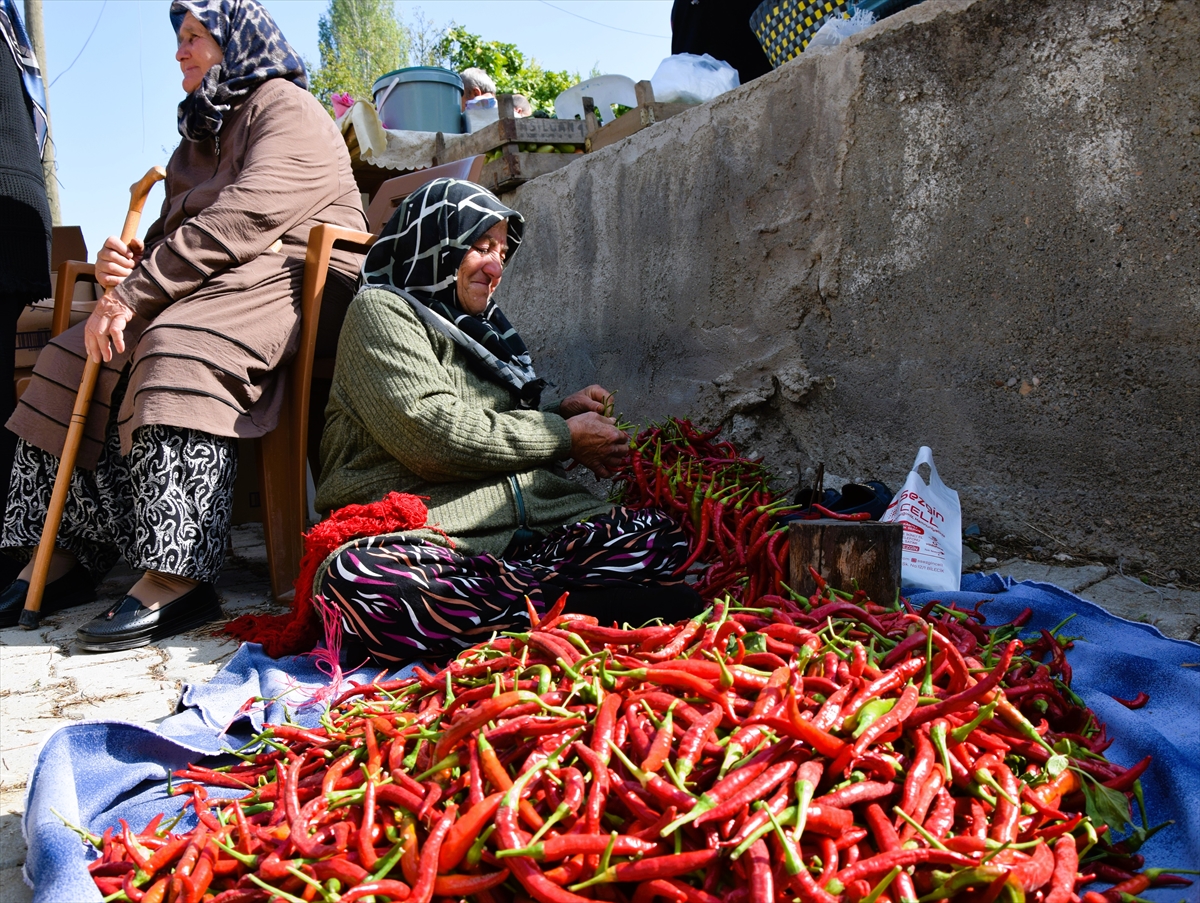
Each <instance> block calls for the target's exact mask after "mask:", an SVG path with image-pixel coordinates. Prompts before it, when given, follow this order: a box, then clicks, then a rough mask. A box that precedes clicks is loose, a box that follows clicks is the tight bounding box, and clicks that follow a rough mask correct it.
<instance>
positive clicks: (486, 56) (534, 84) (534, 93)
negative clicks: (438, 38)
mask: <svg viewBox="0 0 1200 903" xmlns="http://www.w3.org/2000/svg"><path fill="white" fill-rule="evenodd" d="M437 56H438V57H439V58H440V59H444V60H445V62H444V63H442V65H444V66H445V67H446V68H448V69H453V70H454V71H455V72H461V71H462V70H464V69H469V68H470V67H472V66H477V67H479V68H480V69H482V70H483V71H484V72H486V73H488V75H490V76H491V77H492V80H493V81H495V83H496V90H497V91H499V92H500V93H502V94H509V93H511V94H524V95H525V96H526V97H528V98H529V100H530V102H531V103H532V104H533V107H534V109H538V110H546V111H548V112H553V110H554V98H556V97H557V96H558V95H559V94H561V93H562V92H563V91H565V90H566V89H567V88H569V87H571V85H573V84H575V83H577V82H578V81H579V74H578V73H570V72H567V71H566V70H565V69H564V70H563V71H562V72H552V71H549V70H546V69H543V68H542V67H541V66H540V65H538V61H537V60H535V59H532V58H528V59H527V58H526V56H525V54H523V53H521V51H520V50H518V49H517V46H516V45H515V44H505V43H503V42H501V41H485V40H484V39H483V38H481V37H480V36H479V35H476V34H471V33H470V32H469V31H467V30H466V29H465V28H463V27H462V26H459V25H452V26H451V27H450V28H449V29H448V30H447V32H446V36H445V37H444V38H443V39H442V42H441V45H440V46H439V47H438V52H437Z"/></svg>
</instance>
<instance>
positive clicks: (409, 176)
mask: <svg viewBox="0 0 1200 903" xmlns="http://www.w3.org/2000/svg"><path fill="white" fill-rule="evenodd" d="M481 172H483V154H477V155H475V156H474V157H465V158H464V159H462V160H454V161H452V162H450V163H442V164H441V165H439V166H430V167H429V168H428V169H418V170H417V171H416V172H410V173H405V174H404V175H402V176H396V178H394V179H388V180H387V181H386V182H384V183H383V184H382V185H380V186H379V190H378V191H376V192H375V196H374V197H373V198H371V203H370V205H369V206H368V207H367V228H368V229H370V230H371V231H372V232H374V233H375V234H376V235H378V234H379V231H380V230H381V229H382V228H383V227H384V226H385V225H387V221H388V220H390V219H391V218H392V214H393V213H395V212H396V208H397V207H399V206H400V204H401V203H403V201H404V199H405V198H406V197H408V196H409V195H410V194H412V193H413V192H414V191H416V190H417V189H418V188H420V187H421V186H422V185H424V184H425V183H426V182H432V181H433V180H434V179H443V178H446V179H466V180H467V181H468V182H478V181H479V174H480V173H481Z"/></svg>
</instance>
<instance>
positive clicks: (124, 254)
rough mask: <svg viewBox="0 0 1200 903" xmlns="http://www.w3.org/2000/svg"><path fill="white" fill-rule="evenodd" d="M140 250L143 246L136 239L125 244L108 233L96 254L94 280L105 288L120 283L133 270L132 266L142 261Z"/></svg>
mask: <svg viewBox="0 0 1200 903" xmlns="http://www.w3.org/2000/svg"><path fill="white" fill-rule="evenodd" d="M142 251H143V246H142V243H141V242H140V241H138V239H136V238H135V239H133V241H131V242H130V243H129V244H125V242H123V241H121V239H119V238H117V237H116V236H115V235H110V236H109V237H108V238H107V239H105V241H104V247H103V248H101V249H100V253H98V254H97V255H96V281H97V282H99V283H100V285H101V286H103V287H104V288H106V289H108V288H113V287H115V286H118V285H120V284H121V283H122V282H124V281H125V279H126V277H128V276H129V274H130V273H132V272H133V268H134V267H136V266H137V265H138V264H139V263H141V262H142Z"/></svg>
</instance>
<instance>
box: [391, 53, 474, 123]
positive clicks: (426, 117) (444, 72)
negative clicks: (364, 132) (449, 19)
mask: <svg viewBox="0 0 1200 903" xmlns="http://www.w3.org/2000/svg"><path fill="white" fill-rule="evenodd" d="M371 93H372V94H373V95H374V96H375V109H376V110H378V111H379V121H380V122H381V123H382V124H383V127H384V128H385V129H404V130H407V131H414V132H446V133H448V134H452V135H457V134H460V133H461V132H462V94H463V84H462V79H461V78H459V77H458V73H456V72H451V71H450V70H449V69H440V68H438V67H436V66H412V67H410V68H408V69H396V70H395V71H394V72H389V73H387V75H381V76H380V77H379V78H377V79H375V84H374V85H372V87H371Z"/></svg>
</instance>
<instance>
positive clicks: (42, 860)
mask: <svg viewBox="0 0 1200 903" xmlns="http://www.w3.org/2000/svg"><path fill="white" fill-rule="evenodd" d="M909 598H910V599H911V601H912V604H913V605H914V606H917V607H920V606H922V605H924V604H925V603H926V602H928V601H930V600H932V599H940V600H941V601H943V602H951V601H953V602H956V603H957V604H958V605H959V606H965V607H970V606H973V605H975V603H976V602H977V601H979V600H981V599H992V601H990V602H988V604H987V605H985V606H984V608H983V611H984V613H985V614H986V615H987V617H988V621H989V623H992V624H998V623H1003V622H1005V621H1009V620H1011V619H1012V618H1013V617H1015V616H1016V615H1017V614H1018V613H1019V612H1020V611H1021V610H1022V609H1024V608H1026V607H1029V608H1032V609H1033V611H1034V617H1033V620H1032V621H1031V622H1030V625H1029V629H1030V630H1033V631H1036V630H1037V628H1040V627H1046V628H1052V627H1054V626H1055V625H1057V624H1058V623H1059V622H1060V621H1062V620H1063V619H1064V618H1066V617H1068V616H1069V615H1075V618H1074V620H1072V621H1071V624H1070V628H1069V630H1068V631H1067V632H1068V633H1069V634H1071V635H1073V636H1079V637H1080V639H1078V640H1076V642H1075V647H1074V648H1073V649H1072V650H1071V652H1070V653H1069V661H1070V663H1071V665H1072V667H1073V669H1074V682H1073V688H1074V689H1075V691H1076V692H1077V693H1078V694H1079V695H1080V696H1081V697H1082V698H1083V699H1084V701H1085V702H1086V703H1087V704H1088V705H1089V706H1091V707H1092V708H1093V709H1094V710H1095V711H1096V714H1097V715H1098V716H1099V717H1100V718H1101V719H1102V720H1103V721H1106V722H1107V723H1108V727H1109V734H1110V736H1113V737H1115V738H1116V742H1115V743H1114V744H1113V745H1112V747H1111V748H1110V749H1109V750H1108V753H1107V755H1108V757H1109V758H1111V759H1112V760H1113V761H1115V762H1119V763H1120V764H1122V765H1132V764H1133V763H1134V762H1136V761H1138V760H1139V759H1141V758H1142V757H1143V756H1145V755H1147V754H1150V753H1152V754H1153V755H1154V762H1153V764H1152V765H1151V767H1150V770H1149V771H1148V772H1147V774H1146V776H1145V777H1144V778H1143V785H1144V786H1145V789H1146V803H1147V807H1148V809H1149V816H1150V823H1151V824H1157V823H1159V822H1161V821H1165V820H1167V819H1174V820H1175V824H1174V825H1173V826H1172V827H1170V828H1168V829H1166V830H1164V831H1162V832H1160V833H1159V834H1157V835H1155V836H1154V837H1153V838H1152V839H1151V840H1150V841H1149V842H1148V843H1147V844H1146V846H1145V847H1144V848H1143V849H1142V852H1143V853H1144V854H1145V856H1146V861H1147V863H1148V864H1150V865H1156V866H1164V867H1169V868H1195V867H1197V864H1198V863H1200V728H1198V727H1197V726H1198V725H1200V646H1197V645H1196V644H1194V643H1187V642H1182V641H1179V640H1172V639H1168V638H1166V637H1164V636H1163V635H1162V634H1161V633H1159V632H1158V630H1156V629H1155V628H1153V627H1150V626H1148V625H1146V624H1135V623H1133V622H1130V621H1125V620H1122V619H1120V618H1117V617H1115V616H1113V615H1110V614H1108V613H1107V612H1105V611H1104V610H1103V609H1101V608H1099V607H1098V606H1096V605H1094V604H1092V603H1090V602H1087V601H1085V600H1083V599H1080V598H1078V597H1077V596H1074V595H1072V594H1070V593H1068V592H1066V591H1065V590H1062V589H1059V588H1058V587H1055V586H1051V585H1049V584H1044V583H1031V582H1026V583H1014V582H1012V581H1011V580H1007V579H1005V578H1001V577H999V576H996V575H967V576H966V577H964V579H963V591H961V592H957V593H930V592H914V593H912V594H911V595H910V596H909ZM377 673H378V672H377V671H372V670H363V671H359V672H355V673H354V674H352V675H348V676H349V677H350V678H351V679H354V680H359V681H363V680H370V679H371V678H373V677H374V676H375V675H376V674H377ZM325 683H326V677H325V676H324V675H323V674H321V673H320V672H319V671H318V670H317V669H316V668H315V667H314V665H313V663H312V661H311V659H309V658H306V657H301V656H298V657H295V658H288V659H282V660H279V661H276V660H274V659H270V658H268V657H267V656H266V655H264V654H263V652H262V649H261V648H260V647H258V646H256V645H254V644H246V645H244V646H242V647H241V648H240V649H239V650H238V651H237V653H236V654H235V655H234V657H233V658H232V659H231V660H230V661H229V663H228V664H227V665H226V666H225V667H224V668H223V669H222V670H221V671H220V673H218V674H217V675H216V676H215V677H214V678H213V679H212V680H211V681H209V682H208V683H206V684H203V685H200V686H192V687H188V688H187V689H186V691H185V692H184V694H183V698H182V700H181V703H180V706H181V708H182V709H183V710H182V711H181V712H180V714H177V715H174V716H172V717H170V718H167V719H166V720H165V721H163V722H162V723H161V724H159V725H158V726H157V727H155V728H149V727H143V726H139V725H134V724H127V723H123V722H113V721H91V722H82V723H79V724H73V725H69V726H68V727H64V728H61V729H59V730H57V731H55V732H54V733H53V734H51V735H50V736H49V738H48V739H47V740H46V742H45V744H44V745H43V747H42V749H41V751H40V752H39V754H38V758H37V762H36V764H35V766H34V769H33V771H32V773H31V774H30V776H29V789H28V792H27V796H26V800H25V815H24V820H23V828H24V831H25V838H26V842H27V844H28V854H27V857H26V860H25V875H26V879H27V881H29V882H30V883H31V884H32V885H33V887H34V900H35V903H100V900H101V896H100V893H99V891H98V890H97V888H96V886H95V884H93V883H92V881H91V879H90V877H89V876H88V873H87V869H86V866H87V863H88V861H89V858H90V857H89V853H88V848H86V847H85V846H84V845H83V844H81V843H80V840H79V837H78V835H76V834H75V833H74V832H73V831H71V830H70V829H69V828H67V827H65V826H64V825H63V822H62V820H61V819H60V818H59V815H61V816H62V818H65V819H66V820H68V821H69V822H71V823H72V824H76V825H82V826H84V827H86V828H88V829H89V830H91V831H94V832H96V833H101V832H102V831H103V830H104V828H106V827H108V826H109V825H115V824H116V823H117V820H118V819H119V818H124V819H126V820H127V821H128V822H129V823H130V824H131V825H133V826H135V827H140V826H142V825H145V824H146V823H147V822H149V820H150V819H151V818H152V817H153V816H154V815H155V814H157V813H159V812H166V813H167V814H168V815H172V814H174V813H176V812H178V810H179V807H180V806H181V805H182V801H183V797H169V796H167V795H166V778H167V775H168V774H169V772H170V771H172V770H173V769H176V768H182V767H183V766H185V765H187V764H188V763H189V762H193V761H196V760H197V759H198V758H200V757H201V756H204V755H210V754H215V753H218V752H220V751H221V750H222V749H223V748H224V749H228V748H230V747H234V748H236V747H237V746H239V745H241V744H242V743H243V742H245V741H246V740H247V739H248V738H249V737H250V736H251V734H252V732H255V731H258V730H260V729H261V727H262V725H263V723H264V721H279V720H282V718H283V715H284V712H285V710H290V711H291V713H292V717H293V719H294V720H296V721H298V722H299V723H300V724H304V725H308V726H311V725H313V724H315V723H316V721H317V719H318V718H319V717H320V714H321V706H320V705H308V706H307V707H305V706H303V705H302V703H303V702H304V701H305V700H308V699H309V698H310V697H311V696H312V693H313V691H314V689H315V688H317V687H319V686H321V685H323V684H325ZM1139 691H1145V692H1147V693H1149V694H1150V699H1151V701H1150V704H1149V705H1147V706H1146V707H1145V708H1143V709H1140V710H1137V711H1130V710H1129V709H1127V708H1125V707H1124V706H1122V705H1121V704H1120V703H1117V702H1115V701H1113V699H1112V697H1113V696H1120V697H1123V698H1126V699H1128V698H1132V697H1134V696H1136V695H1137V693H1138V692H1139ZM255 697H260V698H263V699H268V700H272V701H271V702H270V704H269V705H266V706H265V707H264V706H256V707H254V708H251V709H249V710H247V709H246V707H245V704H246V703H247V701H248V700H250V699H253V698H255ZM297 706H299V708H297ZM56 813H57V814H56ZM189 816H191V813H190V812H189ZM183 825H184V827H188V822H187V820H186V819H185V821H184V822H183ZM1144 896H1146V897H1147V898H1149V899H1154V900H1160V901H1163V903H1167V901H1177V900H1180V899H1185V900H1200V885H1196V886H1193V887H1190V888H1186V889H1184V890H1182V891H1181V890H1179V889H1177V888H1176V889H1161V890H1155V891H1149V892H1147V893H1146V894H1145V895H1144Z"/></svg>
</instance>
